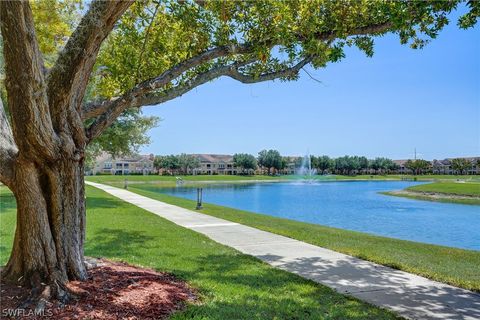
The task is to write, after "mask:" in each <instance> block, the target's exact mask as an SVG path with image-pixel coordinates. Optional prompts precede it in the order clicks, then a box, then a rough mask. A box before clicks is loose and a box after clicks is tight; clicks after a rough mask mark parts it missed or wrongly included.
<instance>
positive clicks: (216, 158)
mask: <svg viewBox="0 0 480 320" xmlns="http://www.w3.org/2000/svg"><path fill="white" fill-rule="evenodd" d="M192 156H194V157H197V158H198V159H199V160H200V162H233V156H231V155H228V154H192Z"/></svg>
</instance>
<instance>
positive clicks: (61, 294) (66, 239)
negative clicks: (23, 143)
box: [2, 157, 87, 300]
mask: <svg viewBox="0 0 480 320" xmlns="http://www.w3.org/2000/svg"><path fill="white" fill-rule="evenodd" d="M13 193H14V195H15V198H16V200H17V226H16V231H15V238H14V243H13V249H12V253H11V256H10V259H9V261H8V263H7V265H6V267H5V270H4V272H3V274H2V276H3V277H5V279H6V280H9V281H11V282H15V283H17V284H19V285H25V286H29V287H33V288H38V287H42V286H43V284H46V285H49V286H50V287H51V290H50V291H51V295H52V296H53V297H54V298H57V299H60V300H64V299H65V297H66V294H65V287H64V284H65V283H66V281H68V280H84V279H85V278H86V276H87V275H86V269H85V265H84V261H83V242H84V239H85V193H84V183H83V160H80V161H75V160H69V159H62V160H60V161H58V162H56V163H55V164H49V165H45V164H44V163H41V161H40V163H39V162H33V161H31V160H29V159H26V158H24V157H19V158H18V159H17V162H16V165H15V183H14V188H13Z"/></svg>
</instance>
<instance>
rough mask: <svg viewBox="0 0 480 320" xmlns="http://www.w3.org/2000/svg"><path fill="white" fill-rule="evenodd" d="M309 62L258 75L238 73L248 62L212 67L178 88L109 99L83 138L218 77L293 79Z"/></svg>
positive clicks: (246, 81) (248, 80) (99, 132)
mask: <svg viewBox="0 0 480 320" xmlns="http://www.w3.org/2000/svg"><path fill="white" fill-rule="evenodd" d="M310 61H311V57H307V58H305V59H303V60H301V61H300V62H298V63H297V64H295V65H294V66H292V67H289V68H285V69H283V70H280V71H277V72H270V73H265V74H262V75H259V76H252V75H247V74H244V73H242V72H241V71H240V68H241V67H243V66H244V65H245V64H246V63H251V61H249V62H244V63H233V64H231V65H227V66H219V67H216V68H213V69H211V70H209V71H206V72H204V73H201V74H199V75H198V76H196V77H195V78H194V79H192V80H190V81H188V82H187V83H185V84H182V85H178V86H176V87H173V88H171V89H167V90H165V91H163V92H160V93H147V94H145V95H142V96H139V97H135V98H125V99H122V98H118V99H116V100H113V101H112V104H111V105H109V106H108V107H109V109H107V111H106V112H104V113H103V114H102V115H101V116H99V117H98V118H97V119H96V120H95V121H94V122H93V124H92V125H91V126H90V127H89V128H88V130H87V136H88V138H89V140H92V139H94V138H96V137H98V136H99V135H100V134H101V133H102V132H103V130H105V129H106V128H107V127H108V126H110V124H111V123H113V121H115V119H116V118H117V117H118V116H119V115H120V114H121V113H122V112H123V111H125V110H126V109H128V108H135V107H141V106H148V105H156V104H160V103H163V102H166V101H169V100H172V99H174V98H177V97H179V96H181V95H183V94H185V93H187V92H189V91H190V90H192V89H194V88H196V87H198V86H200V85H202V84H205V83H207V82H209V81H212V80H214V79H217V78H219V77H222V76H227V77H230V78H233V79H235V80H237V81H240V82H242V83H257V82H263V81H270V80H274V79H278V78H285V77H291V76H294V75H296V74H298V72H299V71H300V69H301V68H302V67H303V66H305V65H306V64H308V63H309V62H310Z"/></svg>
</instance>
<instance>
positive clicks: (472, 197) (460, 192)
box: [382, 181, 480, 205]
mask: <svg viewBox="0 0 480 320" xmlns="http://www.w3.org/2000/svg"><path fill="white" fill-rule="evenodd" d="M382 193H383V194H386V195H390V196H396V197H404V198H410V199H417V200H428V201H438V202H451V203H459V204H469V205H480V183H479V182H464V183H458V182H447V181H440V182H434V183H429V184H422V185H418V186H413V187H409V188H406V189H404V190H401V191H388V192H382Z"/></svg>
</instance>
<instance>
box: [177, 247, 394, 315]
mask: <svg viewBox="0 0 480 320" xmlns="http://www.w3.org/2000/svg"><path fill="white" fill-rule="evenodd" d="M194 261H195V265H196V268H195V270H193V271H191V272H189V273H185V274H184V276H185V277H186V279H187V280H194V281H198V280H200V281H201V282H205V283H211V284H213V285H214V286H215V287H216V288H218V287H222V288H226V289H224V290H226V291H225V292H222V293H223V294H224V295H223V296H218V289H217V290H213V291H212V290H208V291H207V292H204V290H203V288H202V293H203V294H205V295H206V296H209V297H210V299H208V300H210V301H213V303H206V304H203V305H194V306H190V308H188V309H187V310H186V311H185V312H184V313H182V314H181V315H179V317H178V318H181V319H183V318H191V317H195V316H200V317H201V316H207V317H208V319H327V318H328V319H396V316H394V315H393V314H392V313H389V312H386V311H384V310H381V309H378V308H374V307H371V306H369V305H368V304H365V303H362V302H360V301H358V300H356V299H354V298H351V297H347V296H344V295H341V294H339V293H336V292H335V291H334V290H332V289H330V288H328V287H325V286H322V285H319V284H317V283H315V282H313V281H310V280H306V279H304V278H301V277H300V276H297V275H294V274H290V273H288V272H285V271H282V270H279V269H273V268H268V267H265V266H264V265H263V264H259V262H258V260H257V259H256V258H253V257H251V256H246V255H241V254H238V255H215V254H211V255H207V256H203V257H198V258H195V259H194ZM229 295H231V296H229ZM174 319H176V318H175V317H174Z"/></svg>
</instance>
